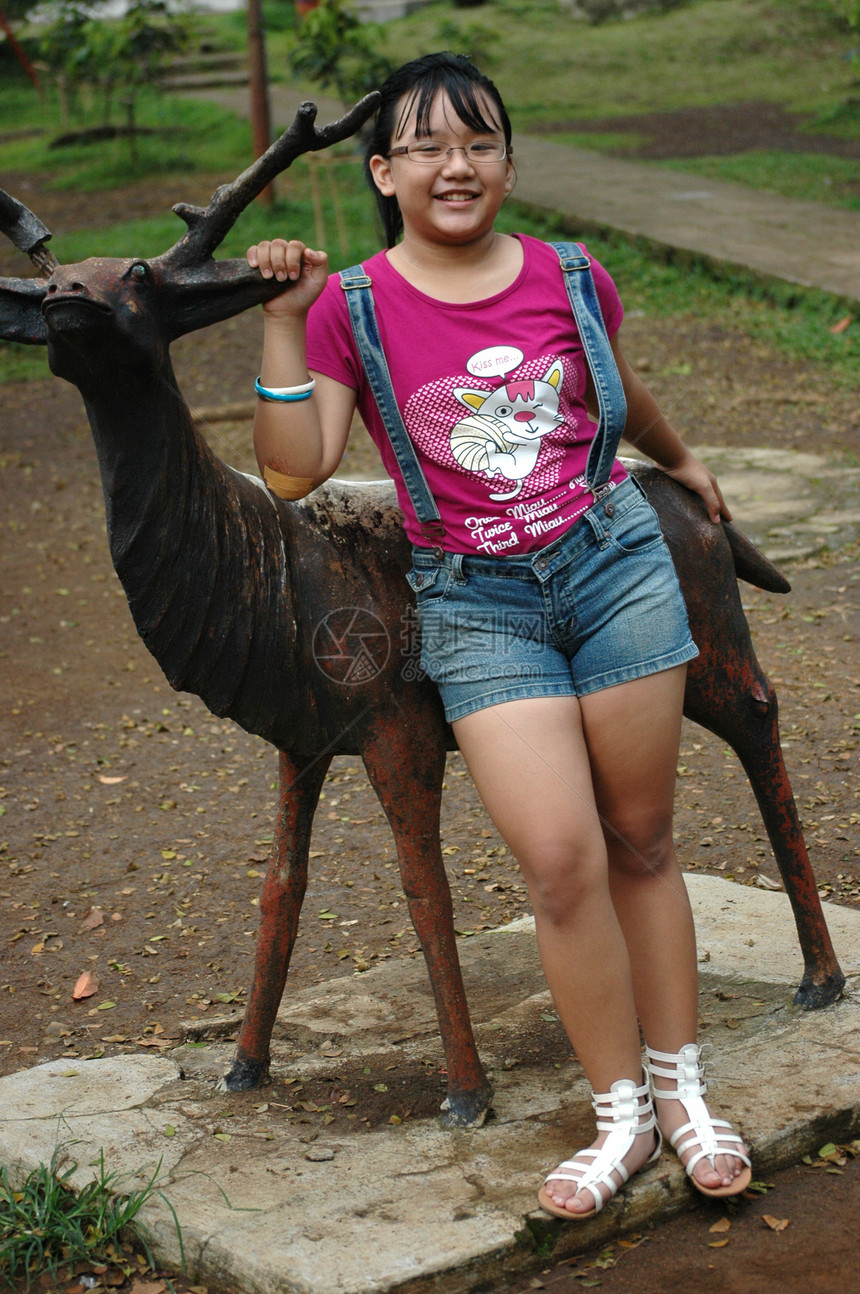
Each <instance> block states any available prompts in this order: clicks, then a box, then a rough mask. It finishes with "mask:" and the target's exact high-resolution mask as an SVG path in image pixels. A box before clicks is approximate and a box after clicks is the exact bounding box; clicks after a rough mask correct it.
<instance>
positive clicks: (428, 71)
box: [364, 50, 511, 247]
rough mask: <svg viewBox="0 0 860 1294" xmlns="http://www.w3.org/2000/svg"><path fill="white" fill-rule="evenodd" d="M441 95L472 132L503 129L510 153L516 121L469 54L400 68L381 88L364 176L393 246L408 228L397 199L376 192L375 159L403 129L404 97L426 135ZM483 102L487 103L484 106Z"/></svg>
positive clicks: (433, 58)
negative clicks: (490, 107) (491, 110)
mask: <svg viewBox="0 0 860 1294" xmlns="http://www.w3.org/2000/svg"><path fill="white" fill-rule="evenodd" d="M440 92H444V93H445V94H446V95H447V96H448V98H449V99H450V101H451V107H452V108H453V109H454V112H455V113H456V114H457V116H458V117H459V119H460V121H462V122H463V124H464V125H466V126H468V127H469V129H470V130H474V131H487V130H490V131H493V130H501V131H503V132H504V136H505V144H506V145H507V147H508V149H510V146H511V122H510V118H509V117H508V114H507V112H506V111H505V105H504V104H503V103H502V97H501V95H500V94H499V92H498V90H497V89H496V87H495V85H494V84H493V82H492V81H491V80H490V78H489V77H488V76H485V75H484V73H483V72H479V71H478V69H477V68H476V67H475V65H474V63H472V62H471V61H470V60H469V59H468V58H466V56H465V55H464V54H451V53H449V52H448V51H447V50H445V51H443V52H442V53H439V54H425V55H424V56H423V57H422V58H416V59H413V60H412V61H411V62H410V63H404V64H403V66H402V67H399V68H397V70H396V71H394V72H392V73H391V75H390V76H389V77H388V79H387V80H386V81H385V83H384V85H382V86H381V87H380V94H381V96H382V98H381V101H380V104H379V108H378V110H377V113H376V118H375V120H374V123H373V127H372V129H371V132H370V135H369V136H368V137H367V145H366V148H365V154H364V173H365V176H366V178H367V181H368V183H369V184H370V187H371V189H372V190H373V193H374V195H375V197H376V203H377V206H378V207H379V214H380V216H381V217H382V225H383V229H384V231H385V240H386V246H387V247H393V246H394V244H395V243H396V242H397V239H398V237H399V236H400V233H401V231H402V229H403V216H402V215H401V213H400V206H399V204H398V201H397V199H396V198H395V197H394V196H393V195H392V196H390V197H386V195H385V194H384V193H380V191H379V189H378V188H377V187H376V184H375V183H374V180H373V175H372V174H371V170H370V159H371V158H372V157H374V156H376V154H377V153H378V154H379V155H380V156H382V157H385V156H386V155H387V153H388V150H389V149H390V148H391V141H392V139H393V138H394V136H395V134H396V133H397V132H398V131H399V129H400V127H401V125H402V118H403V115H404V114H400V117H399V118H398V116H397V108H398V104H399V103H400V101H401V99H402V98H403V97H404V95H408V96H409V98H408V101H407V104H406V113H411V112H415V114H416V127H417V130H418V133H419V134H422V133H424V132H425V131H427V129H428V123H429V120H430V113H431V111H432V108H433V104H434V102H435V100H436V96H437V95H438V94H439V93H440ZM481 97H484V99H485V102H483V103H482V102H481ZM487 99H489V101H490V103H491V104H492V105H493V106H494V108H495V110H496V113H497V114H498V120H494V118H493V117H489V119H488V114H487V106H486V100H487Z"/></svg>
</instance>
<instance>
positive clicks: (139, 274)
mask: <svg viewBox="0 0 860 1294" xmlns="http://www.w3.org/2000/svg"><path fill="white" fill-rule="evenodd" d="M128 277H129V278H131V279H134V281H135V283H145V282H146V280H147V279H148V278H149V266H148V265H144V263H143V261H135V263H134V265H132V266H131V268H130V269H129V271H128Z"/></svg>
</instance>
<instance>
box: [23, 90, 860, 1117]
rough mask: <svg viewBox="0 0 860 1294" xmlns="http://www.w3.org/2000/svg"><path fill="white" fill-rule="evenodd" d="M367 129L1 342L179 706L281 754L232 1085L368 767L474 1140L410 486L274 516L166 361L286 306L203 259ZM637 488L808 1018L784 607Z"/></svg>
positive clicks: (233, 192) (474, 1075)
mask: <svg viewBox="0 0 860 1294" xmlns="http://www.w3.org/2000/svg"><path fill="white" fill-rule="evenodd" d="M311 107H312V106H311ZM371 108H372V104H371V105H370V106H368V105H367V104H364V105H359V108H357V109H353V112H352V113H351V114H348V116H347V118H345V119H343V121H342V122H340V123H336V124H335V126H333V127H328V128H326V131H316V132H312V134H311V136H310V138H311V142H310V143H309V142H308V131H309V129H310V127H311V126H312V123H313V113H312V111H310V110H309V109H308V107H307V106H306V108H305V109H303V110H302V111H303V112H304V117H303V118H302V120H300V119H299V118H297V121H296V123H294V125H293V127H291V130H290V131H288V132H286V134H285V136H284V137H282V140H280V141H278V143H277V144H276V145H273V149H272V150H270V153H272V154H273V156H274V155H275V154H277V157H276V162H275V161H273V160H271V159H270V160H269V161H268V162H267V161H266V158H269V155H268V154H267V155H266V158H264V159H261V162H260V163H257V164H256V169H255V168H252V171H253V177H252V179H249V178H248V177H249V175H250V174H251V173H250V172H246V173H245V176H242V177H240V178H239V180H237V181H236V182H235V183H234V185H233V186H230V187H229V188H228V189H225V190H219V192H218V194H216V195H215V198H213V202H212V204H210V208H209V209H207V213H210V212H214V215H213V216H212V218H211V223H212V224H213V225H214V232H213V231H212V229H209V230H208V232H206V237H205V239H204V241H203V250H202V254H201V252H200V248H199V247H196V246H192V247H191V248H190V250H189V244H194V242H195V239H197V241H198V242H199V241H200V237H202V234H201V230H202V229H203V228H204V226H206V222H207V213H199V212H189V211H188V210H187V209H182V211H181V214H183V216H184V218H185V219H186V220H187V222H188V223H189V234H187V235H186V236H185V238H183V239H182V240H181V241H180V243H178V244H177V245H176V247H174V248H173V249H171V251H169V252H167V253H165V254H164V255H163V256H161V257H158V258H155V259H154V260H152V261H150V262H143V261H139V260H138V261H135V260H130V261H118V260H117V261H115V260H111V261H108V260H93V261H89V262H85V263H83V264H81V265H75V266H65V267H57V268H55V269H54V271H53V274H52V277H51V278H50V280H49V281H48V282H47V284H40V285H34V284H33V282H32V281H30V280H5V281H0V336H4V337H7V338H14V339H15V340H24V341H31V342H33V343H35V344H39V343H45V344H47V346H48V351H49V359H50V363H51V367H52V369H53V371H54V372H55V373H57V374H58V375H59V376H61V377H64V378H66V379H67V380H69V381H71V382H73V383H74V384H75V385H76V386H78V388H79V389H80V391H81V394H82V396H83V398H84V402H85V405H86V409H87V413H88V416H89V420H90V425H91V427H92V431H93V436H94V439H95V443H96V449H97V454H98V459H99V467H100V472H101V477H102V484H103V488H104V494H105V506H106V513H107V521H108V534H109V539H110V546H111V554H112V557H113V561H114V566H115V568H116V571H117V574H118V576H119V578H120V580H121V581H122V584H123V587H124V589H125V592H126V595H127V597H128V601H129V606H130V608H131V612H132V615H133V617H134V620H135V624H136V625H137V628H138V630H139V632H140V634H141V637H142V638H143V640H144V642H145V643H146V645H147V647H148V648H149V650H150V651H151V652H152V654H153V655H154V656H155V658H156V660H157V661H158V663H159V665H160V666H161V668H162V669H163V671H164V673H165V674H166V676H167V678H168V680H169V681H170V683H171V684H172V685H173V686H174V687H176V688H178V689H182V690H185V691H189V692H193V693H195V694H196V695H198V696H199V697H200V698H201V699H202V700H203V701H204V703H205V704H206V705H207V706H208V707H209V709H210V710H212V711H213V712H214V713H215V714H218V715H223V716H228V717H230V718H231V719H234V720H235V721H236V722H237V723H238V724H240V726H241V727H243V728H244V729H246V730H247V731H248V732H251V733H255V734H257V735H259V736H261V737H263V738H264V739H265V740H266V741H268V742H270V743H271V744H272V745H273V746H275V747H276V748H277V750H278V751H279V752H280V755H279V758H280V807H279V812H278V817H277V821H276V828H275V839H274V845H273V852H272V859H271V863H270V867H269V871H268V874H267V876H266V880H265V882H264V885H263V890H262V895H261V901H260V914H261V925H260V935H259V940H258V946H257V957H256V966H255V974H254V981H253V984H252V988H251V993H250V997H249V1002H248V1008H247V1011H246V1015H245V1020H244V1023H243V1028H242V1033H241V1036H240V1039H239V1044H238V1049H237V1056H236V1060H235V1062H234V1065H233V1067H232V1069H231V1071H230V1073H229V1074H228V1075H227V1076H226V1078H225V1080H224V1083H225V1086H226V1087H228V1088H230V1089H233V1090H236V1089H241V1088H245V1087H252V1086H255V1085H256V1084H258V1083H259V1082H260V1081H261V1080H262V1079H263V1078H264V1076H265V1073H266V1069H267V1066H268V1060H269V1042H270V1038H271V1033H272V1028H273V1026H274V1021H275V1016H276V1013H277V1009H278V1005H279V1003H280V1000H281V996H282V993H283V990H284V986H285V982H286V976H287V970H288V967H289V961H290V956H291V952H292V947H293V943H294V940H295V936H296V931H297V928H298V919H299V913H300V909H301V904H302V899H303V897H304V892H305V886H306V882H307V864H308V847H309V843H310V832H311V826H312V822H313V815H314V811H315V809H316V806H317V802H318V799H319V794H320V790H321V788H322V785H323V781H324V778H325V773H326V770H327V768H328V765H329V763H330V761H331V758H332V757H333V756H334V755H335V754H350V755H359V756H361V758H362V760H363V761H364V764H365V767H366V769H367V772H368V775H369V777H370V780H371V783H372V784H373V787H374V789H375V791H376V793H377V795H378V796H379V799H380V802H381V804H382V807H383V809H384V811H385V813H386V816H387V817H388V820H389V823H390V825H391V828H392V831H393V834H394V838H395V843H396V846H397V853H398V860H399V864H400V871H401V877H402V882H403V888H404V892H405V894H406V898H407V902H408V905H409V911H410V917H411V919H412V921H413V924H414V926H415V929H416V932H417V934H418V936H419V939H420V941H421V944H422V948H423V951H424V955H425V958H426V960H427V965H428V970H429V973H430V978H431V982H432V985H433V991H434V995H435V1000H436V1007H437V1013H438V1017H439V1025H440V1031H441V1034H442V1040H443V1044H444V1048H445V1054H446V1061H447V1068H448V1102H447V1105H448V1109H447V1113H446V1116H445V1118H446V1121H447V1122H449V1123H452V1124H460V1125H469V1124H476V1123H480V1122H481V1121H482V1120H483V1118H484V1115H485V1113H486V1110H487V1107H488V1103H489V1099H490V1095H491V1088H490V1084H489V1082H488V1080H487V1078H486V1075H485V1073H484V1071H483V1069H482V1066H481V1062H480V1059H479V1057H478V1054H477V1050H476V1048H475V1044H474V1040H473V1037H472V1031H471V1025H470V1023H469V1016H468V1008H467V1005H466V999H465V993H464V989H463V983H462V977H461V973H460V967H459V961H458V958H457V950H456V944H455V937H454V928H453V916H452V906H451V897H450V890H449V887H448V883H447V879H446V876H445V870H444V865H443V861H442V855H441V849H440V840H439V809H440V802H441V785H442V775H443V771H444V762H445V752H446V750H448V749H452V748H453V747H454V740H453V735H452V733H451V730H450V729H449V728H448V726H447V725H446V723H445V721H444V717H443V713H442V707H441V703H440V701H439V698H438V695H437V693H436V690H435V688H434V687H433V686H432V684H431V683H430V682H429V681H427V680H425V679H423V678H422V677H420V674H419V676H417V677H416V674H415V671H414V668H412V667H411V666H413V665H414V662H410V661H409V659H408V657H404V654H403V651H402V650H401V648H402V645H403V637H404V632H408V626H409V624H410V622H411V617H412V615H413V608H412V602H411V593H410V591H409V588H408V585H407V583H406V581H405V579H404V574H405V571H406V570H407V569H408V566H409V562H410V555H409V545H408V541H407V539H406V537H405V534H404V532H403V529H402V524H401V518H400V513H399V511H398V509H397V506H396V501H395V494H394V487H393V485H392V484H391V483H371V484H359V483H348V482H345V481H337V480H333V481H329V482H328V483H326V485H324V486H322V487H321V488H320V489H319V490H317V491H316V492H315V493H314V494H312V495H311V496H309V497H308V498H307V499H304V500H302V501H301V502H300V503H287V502H284V501H283V500H280V499H276V498H274V497H273V496H272V495H270V494H269V493H268V491H267V490H266V489H265V488H264V486H263V485H262V482H259V481H258V480H256V478H252V477H248V476H245V475H243V474H242V473H239V472H235V471H233V470H232V469H230V468H228V467H226V466H225V465H224V464H223V463H221V462H220V460H219V459H217V458H216V456H215V455H214V454H213V453H212V452H211V450H210V449H209V448H208V447H207V445H206V444H205V442H204V441H203V440H202V438H201V437H200V436H199V434H198V433H197V431H196V430H195V428H194V426H193V424H192V420H191V417H190V414H189V412H188V409H187V406H186V405H185V402H184V400H183V399H182V397H181V395H180V393H179V391H178V389H177V386H176V381H175V377H174V375H173V370H172V367H171V364H170V358H169V344H170V342H171V341H172V340H173V339H174V338H175V337H177V336H179V335H181V334H182V333H184V332H187V331H191V330H192V329H193V328H197V327H201V326H203V325H204V324H206V323H211V322H213V321H215V320H216V319H220V318H227V317H228V316H230V315H232V314H236V313H238V312H239V311H240V310H242V309H245V308H246V307H247V306H248V305H250V304H252V303H254V302H259V301H261V300H263V299H265V297H266V296H267V295H272V294H273V293H274V292H276V291H281V290H284V285H283V284H278V283H273V282H271V281H269V282H268V283H267V282H265V281H263V280H262V279H261V278H260V276H259V275H258V274H257V273H256V272H255V271H250V270H249V269H248V267H247V266H246V265H245V264H244V262H229V261H228V262H219V263H218V264H216V263H215V262H214V261H212V260H211V259H210V256H209V253H210V252H211V245H212V244H213V240H214V245H217V242H218V241H220V237H223V232H224V225H225V223H226V224H227V227H229V223H232V221H231V220H228V216H229V215H230V214H231V213H232V219H235V216H236V214H238V210H241V207H242V205H244V204H245V203H246V202H247V201H248V200H249V197H248V194H249V192H250V194H251V196H253V194H254V192H257V191H259V188H260V187H262V186H263V184H264V183H266V182H268V179H269V178H271V170H272V166H274V165H275V164H276V163H277V166H278V169H282V168H283V165H284V164H285V163H284V154H285V146H284V140H287V141H288V143H289V141H290V140H291V139H292V144H290V148H288V149H286V152H287V153H290V150H292V153H291V155H292V156H295V155H297V154H298V152H300V151H306V149H307V148H308V147H322V146H324V144H325V143H326V142H330V140H331V138H332V137H344V136H345V135H346V134H349V133H351V132H352V130H353V129H354V128H355V127H356V125H357V124H358V123H359V121H360V119H361V113H362V111H364V112H365V115H367V112H369V111H370V110H371ZM299 117H300V118H301V117H302V113H301V112H300V115H299ZM309 123H310V124H309ZM326 132H328V133H326ZM320 140H322V141H323V142H322V143H320ZM278 150H280V151H278ZM225 195H226V196H225ZM225 205H226V206H227V207H229V211H228V212H227V215H224V208H225ZM0 216H2V210H0ZM0 227H4V226H3V223H2V219H0ZM219 231H220V232H219ZM204 232H205V231H204ZM42 250H43V252H44V249H42ZM637 475H638V476H639V479H640V481H641V482H642V484H643V485H644V488H645V490H646V492H647V494H648V496H649V498H650V500H651V502H652V503H653V504H654V506H655V508H656V509H657V511H658V513H659V515H660V519H661V524H662V525H663V530H664V534H665V535H666V538H667V541H668V543H669V547H670V549H671V551H672V555H673V558H674V560H675V563H676V567H677V569H678V574H679V577H680V580H681V585H682V588H683V590H684V594H685V597H686V601H687V608H688V613H689V617H690V625H691V631H692V634H693V637H694V639H695V641H696V642H697V643H698V645H699V648H700V652H701V654H700V656H699V658H698V659H697V660H696V661H694V662H693V663H692V664H691V666H690V667H689V672H688V681H687V693H686V698H685V713H686V714H687V715H688V716H689V717H690V718H692V719H694V720H695V721H696V722H698V723H700V724H703V725H704V726H705V727H707V728H710V729H711V730H712V731H714V732H715V733H717V734H718V735H719V736H720V737H721V738H722V739H723V740H725V741H727V742H729V744H730V745H731V746H732V747H733V749H734V750H735V751H736V752H737V753H738V755H739V757H740V758H741V761H742V763H743V765H744V768H745V769H746V771H747V774H748V775H749V777H750V781H751V783H752V785H753V789H754V791H755V793H756V796H757V798H758V802H759V805H760V808H761V811H762V816H763V819H764V822H765V825H766V827H767V830H768V833H769V836H770V839H771V843H772V845H773V848H774V852H775V855H776V858H777V861H778V863H779V866H780V870H781V873H782V876H783V879H784V882H785V887H786V890H787V892H788V894H789V897H790V899H791V902H792V906H793V909H794V914H795V918H796V921H797V927H798V934H799V938H800V943H801V947H802V950H803V954H804V960H805V973H804V978H803V981H802V983H801V985H800V987H799V989H798V992H797V996H796V1000H797V1001H798V1002H799V1003H800V1004H801V1005H803V1006H807V1007H817V1006H823V1005H825V1004H826V1003H828V1002H831V1001H833V1000H834V999H835V998H836V997H838V996H839V993H840V991H841V988H842V985H843V983H844V978H843V976H842V973H841V971H840V969H839V966H838V963H837V961H836V958H835V955H834V952H833V948H832V946H831V943H830V939H829V936H828V932H827V928H826V925H825V922H824V918H823V914H822V911H821V906H820V903H819V900H818V895H817V890H816V886H815V881H814V877H813V874H812V870H811V867H810V864H809V859H808V856H807V854H806V849H805V846H804V843H803V837H802V833H801V831H800V826H799V822H798V819H797V813H796V809H795V806H794V800H793V797H792V793H791V787H790V784H789V781H788V777H787V774H786V771H785V767H784V764H783V761H782V754H781V750H780V743H779V731H778V727H777V705H776V697H775V694H774V692H773V689H772V687H771V685H770V684H769V682H768V680H767V678H766V677H765V675H764V674H763V672H762V670H761V668H760V667H759V665H758V662H757V661H756V658H755V653H754V651H753V647H752V643H751V641H750V636H749V629H748V626H747V623H746V618H745V616H744V614H743V610H742V607H741V602H740V598H739V595H738V588H737V576H738V574H740V575H741V576H742V577H743V578H747V579H749V580H750V581H751V582H753V583H756V584H758V585H759V586H761V587H765V588H770V589H774V590H782V591H785V590H786V589H787V587H788V586H787V585H786V583H785V581H784V580H783V579H782V577H781V576H780V575H779V573H778V572H777V571H776V570H775V569H774V568H773V567H772V566H771V565H770V563H768V562H767V561H766V559H765V558H763V557H762V556H761V554H760V553H758V552H757V550H756V549H755V548H754V547H753V545H751V544H750V543H749V541H747V540H746V539H745V538H744V537H743V536H742V535H741V534H740V532H738V531H737V530H736V529H735V528H734V527H732V526H730V525H725V526H720V527H716V526H713V525H712V524H711V523H710V522H709V520H708V518H707V516H706V514H705V511H704V508H703V506H702V504H701V501H700V500H699V499H698V498H697V497H696V496H693V495H691V494H690V493H688V492H687V491H685V490H684V489H683V488H682V487H680V486H678V485H677V484H675V483H674V482H673V481H671V480H670V479H669V478H668V477H667V476H665V475H664V474H663V473H661V472H659V471H658V470H656V469H650V468H649V469H645V470H644V471H639V469H638V468H637ZM350 634H353V639H352V641H353V642H354V643H355V644H360V645H361V646H362V648H364V647H368V644H369V645H370V646H369V653H368V656H367V660H366V662H365V666H364V670H363V673H360V674H358V675H356V676H354V677H352V676H349V675H348V674H344V672H343V668H342V667H343V665H344V661H345V657H348V656H349V652H348V651H347V652H346V653H345V652H344V644H345V643H347V644H348V643H349V641H350V638H349V635H350ZM320 635H322V637H320ZM332 644H333V645H332ZM329 648H331V649H330V650H329ZM346 663H349V662H348V661H347V662H346Z"/></svg>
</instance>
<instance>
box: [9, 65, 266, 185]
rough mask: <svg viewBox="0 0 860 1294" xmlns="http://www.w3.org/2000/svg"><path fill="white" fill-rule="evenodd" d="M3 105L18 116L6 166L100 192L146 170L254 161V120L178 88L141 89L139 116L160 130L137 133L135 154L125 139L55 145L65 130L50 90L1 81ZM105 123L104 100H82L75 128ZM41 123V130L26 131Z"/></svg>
mask: <svg viewBox="0 0 860 1294" xmlns="http://www.w3.org/2000/svg"><path fill="white" fill-rule="evenodd" d="M0 105H2V112H3V118H4V121H6V122H14V123H15V127H14V130H13V131H9V132H8V135H11V136H12V137H11V138H9V137H8V135H7V138H5V139H0V173H3V172H6V173H8V172H10V171H25V172H27V173H29V174H34V175H47V176H50V177H51V178H50V186H51V187H52V188H56V189H74V190H75V191H76V192H97V191H99V190H103V189H112V188H116V186H117V185H118V184H128V183H133V182H134V181H135V180H138V179H142V178H156V177H158V176H162V175H171V174H176V175H187V174H188V173H189V172H194V171H196V172H212V173H213V174H223V175H229V174H230V173H231V171H232V172H234V173H237V174H238V172H239V171H240V170H242V169H243V167H245V166H247V164H248V155H249V152H250V127H249V125H248V123H247V122H245V121H242V120H240V119H239V118H238V117H236V116H234V115H233V114H232V113H225V112H224V111H223V110H222V109H221V108H218V107H217V106H215V105H214V104H210V103H204V102H202V101H200V100H194V99H187V98H184V97H180V96H179V95H163V94H162V95H159V94H155V93H152V92H146V93H142V94H141V96H140V102H139V106H138V112H137V120H138V124H139V125H140V126H143V127H146V128H148V129H150V130H152V131H154V132H155V133H154V134H152V135H140V136H138V138H137V141H136V155H133V154H132V152H131V149H130V146H129V142H128V140H126V139H115V140H110V141H107V142H102V143H86V144H85V143H79V144H72V145H68V146H64V147H62V148H52V147H51V141H52V140H53V139H55V138H56V137H57V135H58V134H59V133H60V131H59V116H58V112H59V109H58V107H57V103H56V97H55V96H54V95H53V94H52V93H51V92H48V93H47V94H46V96H45V99H44V101H40V100H39V99H38V98H37V97H36V95H35V94H34V93H33V92H32V90H30V89H29V88H27V87H24V86H20V85H15V86H11V87H10V86H7V85H5V84H0ZM101 124H102V114H101V110H100V107H99V105H97V104H94V103H93V104H89V105H82V108H81V111H80V113H79V114H78V115H77V116H76V117H75V120H74V122H73V123H71V126H70V128H71V129H74V130H82V129H86V128H88V127H91V126H98V125H101ZM35 130H40V131H42V132H43V133H41V134H39V135H36V136H33V135H30V134H29V133H24V132H29V131H35ZM0 133H2V132H0Z"/></svg>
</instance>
